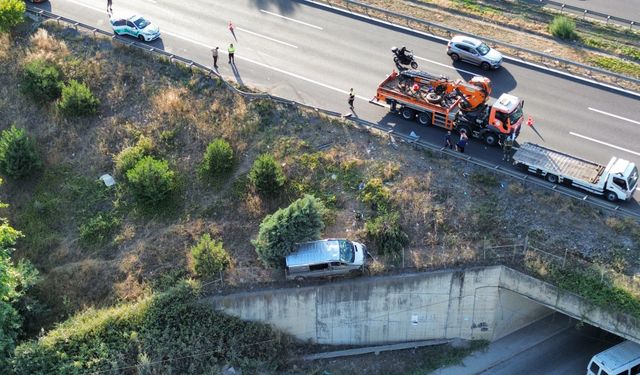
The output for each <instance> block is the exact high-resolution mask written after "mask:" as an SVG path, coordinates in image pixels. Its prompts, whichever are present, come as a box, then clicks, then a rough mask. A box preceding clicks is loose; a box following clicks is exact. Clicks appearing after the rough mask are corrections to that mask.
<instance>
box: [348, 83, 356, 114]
mask: <svg viewBox="0 0 640 375" xmlns="http://www.w3.org/2000/svg"><path fill="white" fill-rule="evenodd" d="M355 99H356V94H355V93H354V92H353V88H352V89H350V90H349V100H348V103H349V109H351V110H352V111H353V101H354V100H355Z"/></svg>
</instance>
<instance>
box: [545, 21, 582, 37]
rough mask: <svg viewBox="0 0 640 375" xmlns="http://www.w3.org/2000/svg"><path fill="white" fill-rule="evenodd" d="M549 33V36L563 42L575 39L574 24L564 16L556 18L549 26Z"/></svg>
mask: <svg viewBox="0 0 640 375" xmlns="http://www.w3.org/2000/svg"><path fill="white" fill-rule="evenodd" d="M549 32H550V33H551V35H553V36H555V37H557V38H560V39H565V40H573V39H575V38H577V36H578V35H577V34H576V23H575V22H574V21H573V20H572V19H570V18H568V17H565V16H556V17H554V18H553V21H551V24H549Z"/></svg>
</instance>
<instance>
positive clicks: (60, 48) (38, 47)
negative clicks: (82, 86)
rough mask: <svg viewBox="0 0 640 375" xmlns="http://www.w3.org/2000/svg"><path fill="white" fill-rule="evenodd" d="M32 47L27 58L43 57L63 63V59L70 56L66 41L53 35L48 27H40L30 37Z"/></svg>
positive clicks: (29, 59)
mask: <svg viewBox="0 0 640 375" xmlns="http://www.w3.org/2000/svg"><path fill="white" fill-rule="evenodd" d="M30 42H31V49H30V50H29V52H28V53H27V55H26V57H25V60H26V61H31V60H35V59H43V60H46V61H51V62H56V63H61V62H62V59H64V58H65V57H67V56H69V49H68V48H67V44H66V43H65V42H64V41H61V40H59V39H56V38H55V37H53V36H51V35H50V34H49V32H48V31H47V30H46V29H42V28H41V29H38V30H37V31H36V32H35V33H34V34H33V35H32V36H31V38H30Z"/></svg>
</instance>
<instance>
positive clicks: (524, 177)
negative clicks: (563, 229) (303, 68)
mask: <svg viewBox="0 0 640 375" xmlns="http://www.w3.org/2000/svg"><path fill="white" fill-rule="evenodd" d="M27 11H28V12H29V13H31V14H33V15H35V16H38V17H41V18H43V19H44V18H46V19H51V20H55V21H57V22H58V23H59V22H65V23H67V24H69V25H71V26H73V27H74V28H75V29H76V30H77V29H78V28H83V29H86V30H87V31H90V32H92V33H93V34H94V35H97V34H100V35H104V36H106V37H109V38H111V39H112V40H115V41H117V42H120V43H122V44H123V45H126V46H129V47H135V48H138V49H141V50H143V51H146V52H149V53H155V54H158V55H160V56H162V57H166V58H168V59H170V61H172V62H174V61H177V62H179V63H182V64H184V65H185V66H187V67H188V68H189V69H194V68H196V69H199V70H200V71H202V72H204V73H206V74H207V75H209V76H211V75H214V76H216V77H217V78H218V79H219V80H220V81H221V82H223V83H224V84H225V86H226V87H227V88H228V89H230V90H232V91H234V92H235V93H237V94H239V95H242V96H244V97H248V98H251V99H270V100H273V101H275V102H278V103H281V104H285V105H292V106H296V107H301V108H305V109H308V110H312V111H316V112H319V113H323V114H325V115H328V116H333V117H338V118H342V119H345V120H347V121H351V122H352V123H354V124H356V125H358V126H359V127H361V128H364V129H367V130H369V131H371V130H374V131H378V132H380V133H382V134H386V135H387V136H388V137H389V139H390V141H391V142H392V143H395V142H396V141H395V139H396V138H397V139H399V140H400V141H401V142H403V143H406V144H409V145H412V146H414V147H419V148H422V149H424V150H429V151H431V152H438V153H441V154H443V155H447V156H449V157H453V158H457V159H459V160H463V161H465V162H468V163H472V164H474V165H476V166H479V167H483V168H486V169H488V170H491V171H493V172H495V173H501V174H503V175H505V176H509V177H512V178H515V179H517V180H520V181H523V182H529V183H531V184H533V185H536V186H539V187H542V188H544V189H547V190H551V191H555V192H557V193H559V194H562V195H564V196H567V197H570V198H574V199H577V200H580V201H583V202H586V203H588V204H590V205H592V206H594V207H598V208H601V209H605V210H608V211H611V212H616V213H619V214H622V215H625V216H628V217H632V218H635V219H638V220H640V212H634V211H632V210H629V209H626V208H624V207H620V206H619V205H616V204H613V203H609V202H607V201H604V200H602V199H599V198H596V197H593V196H591V195H587V194H583V193H581V192H579V191H576V190H572V189H569V188H568V187H565V186H561V185H555V184H551V183H549V182H547V181H545V180H542V179H539V178H537V177H534V178H529V177H530V175H528V174H525V173H521V172H518V171H514V170H511V169H507V168H505V167H503V166H501V165H495V164H491V163H489V162H486V161H484V160H480V159H476V158H473V157H471V156H467V155H464V154H460V153H457V152H454V151H451V150H448V149H446V148H445V147H442V146H436V145H435V144H432V143H429V142H427V141H424V140H422V139H420V137H411V136H410V135H408V134H402V133H397V132H395V130H394V129H392V128H389V127H385V126H382V125H379V124H375V123H373V122H369V121H366V120H363V119H360V118H357V117H348V118H345V117H344V116H343V115H342V114H341V113H339V112H335V111H330V110H327V109H323V108H318V107H315V106H311V105H308V104H304V103H299V102H296V101H295V100H289V99H285V98H281V97H279V96H274V95H271V94H269V93H252V92H247V91H242V90H240V89H239V88H237V87H236V86H235V85H233V84H231V83H230V82H228V81H226V80H225V79H224V78H223V77H222V75H220V74H219V73H218V72H216V71H215V70H213V69H211V68H210V67H208V66H205V65H203V64H200V63H197V62H195V61H193V60H190V59H187V58H185V57H181V56H177V55H174V54H171V53H168V52H166V51H163V50H161V49H157V48H154V47H150V46H148V45H145V44H142V43H140V42H138V41H132V40H127V39H125V38H123V37H120V36H116V35H114V34H113V33H111V32H107V31H104V30H101V29H98V28H96V27H93V26H89V25H85V24H83V23H80V22H76V21H74V20H71V19H68V18H65V17H61V16H58V15H56V14H53V13H50V12H47V11H44V10H41V9H37V8H28V9H27Z"/></svg>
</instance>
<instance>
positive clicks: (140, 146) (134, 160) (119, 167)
mask: <svg viewBox="0 0 640 375" xmlns="http://www.w3.org/2000/svg"><path fill="white" fill-rule="evenodd" d="M152 150H153V142H151V140H150V139H149V138H147V137H144V136H142V137H140V139H139V140H138V142H137V143H136V145H135V146H131V147H127V148H125V149H124V150H122V151H120V153H119V154H118V155H117V156H116V157H115V162H116V173H118V174H120V175H126V174H127V172H128V171H129V170H130V169H131V168H133V167H135V165H136V164H138V162H139V161H140V160H142V158H143V157H145V156H150V155H151V151H152Z"/></svg>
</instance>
